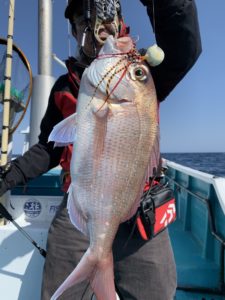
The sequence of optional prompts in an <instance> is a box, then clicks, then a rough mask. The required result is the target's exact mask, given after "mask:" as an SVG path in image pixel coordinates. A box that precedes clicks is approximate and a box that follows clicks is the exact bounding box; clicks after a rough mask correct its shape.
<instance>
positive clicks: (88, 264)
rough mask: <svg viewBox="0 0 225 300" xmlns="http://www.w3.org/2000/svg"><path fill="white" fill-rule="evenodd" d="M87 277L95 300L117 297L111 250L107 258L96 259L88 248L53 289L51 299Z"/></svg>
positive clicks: (109, 299) (108, 299)
mask: <svg viewBox="0 0 225 300" xmlns="http://www.w3.org/2000/svg"><path fill="white" fill-rule="evenodd" d="M87 278H89V280H90V284H91V287H92V289H93V291H94V293H95V295H96V298H97V300H106V299H107V300H116V299H117V298H116V291H115V285H114V272H113V256H112V252H111V253H110V254H109V256H108V257H107V258H105V259H103V260H98V258H97V257H96V256H95V255H94V254H92V253H91V250H90V248H89V249H88V250H87V251H86V253H85V254H84V256H83V257H82V259H81V261H80V262H79V264H78V265H77V267H76V268H75V269H74V270H73V272H72V273H71V274H70V275H69V276H68V277H67V278H66V279H65V281H64V282H63V283H62V284H61V285H60V287H59V288H58V289H57V290H56V291H55V293H54V295H53V296H52V297H51V300H57V299H58V297H59V296H60V295H62V293H63V292H64V291H65V290H67V289H68V288H70V287H71V286H73V285H75V284H77V283H79V282H81V281H83V280H85V279H87Z"/></svg>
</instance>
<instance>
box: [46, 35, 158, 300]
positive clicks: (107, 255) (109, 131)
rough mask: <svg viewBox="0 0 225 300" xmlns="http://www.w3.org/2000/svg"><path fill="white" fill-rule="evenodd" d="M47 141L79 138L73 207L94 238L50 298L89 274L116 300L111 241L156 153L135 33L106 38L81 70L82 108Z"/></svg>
mask: <svg viewBox="0 0 225 300" xmlns="http://www.w3.org/2000/svg"><path fill="white" fill-rule="evenodd" d="M74 138H75V141H74ZM50 140H53V141H55V142H56V145H57V143H58V144H66V143H70V142H73V141H74V150H73V155H72V160H71V168H70V171H71V178H72V182H71V185H70V188H69V196H68V211H69V215H70V219H71V222H72V223H73V224H74V225H75V226H76V227H77V228H78V229H79V230H80V231H81V232H83V233H84V234H85V235H86V236H88V238H89V239H90V245H89V248H88V249H87V251H86V253H85V254H84V255H83V257H82V259H81V261H80V262H79V264H78V265H77V267H76V268H75V269H74V271H73V272H72V273H71V274H70V275H69V276H68V277H67V278H66V279H65V281H64V282H63V283H62V285H61V286H60V287H59V288H58V289H57V291H56V292H55V293H54V295H53V296H52V298H51V299H52V300H55V299H57V298H58V297H59V296H60V295H61V294H62V293H63V292H64V291H65V290H66V289H68V288H69V287H71V286H72V285H74V284H76V283H78V282H81V281H83V280H85V279H89V281H90V284H91V287H92V289H93V291H94V293H95V295H96V297H97V299H98V300H116V292H115V286H114V273H113V255H112V243H113V240H114V237H115V235H116V232H117V230H118V226H119V224H120V223H121V222H124V221H125V220H127V219H129V218H130V217H131V216H132V215H133V214H134V213H135V211H136V209H137V207H138V204H139V201H140V196H141V194H142V191H143V187H144V184H145V179H146V178H147V177H148V176H149V175H150V174H151V170H152V169H153V167H155V166H156V165H157V162H158V158H159V147H158V144H159V141H158V104H157V98H156V92H155V87H154V83H153V80H152V76H151V74H150V71H149V68H148V66H147V64H146V63H145V62H144V61H143V59H142V58H141V56H140V55H139V53H138V52H137V51H136V49H135V46H134V43H133V41H132V39H131V38H130V37H123V38H119V39H114V38H113V37H112V36H109V37H108V39H107V41H106V43H105V45H104V46H103V48H102V50H101V52H100V54H99V56H98V58H96V59H95V60H94V61H93V62H92V64H91V65H90V66H89V67H88V68H87V69H86V70H85V72H84V74H83V76H82V80H81V85H80V92H79V97H78V107H77V113H76V114H74V115H72V116H70V117H69V118H67V119H66V120H64V121H62V122H61V123H60V124H58V125H57V126H56V127H55V128H54V129H53V132H52V134H51V136H50ZM68 243H69V241H68Z"/></svg>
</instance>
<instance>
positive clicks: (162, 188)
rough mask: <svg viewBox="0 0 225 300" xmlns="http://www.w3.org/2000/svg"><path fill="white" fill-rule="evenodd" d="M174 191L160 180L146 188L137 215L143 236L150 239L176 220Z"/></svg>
mask: <svg viewBox="0 0 225 300" xmlns="http://www.w3.org/2000/svg"><path fill="white" fill-rule="evenodd" d="M175 204H176V203H175V197H174V192H173V190H172V189H171V188H169V187H168V186H167V185H161V184H159V183H158V182H157V183H154V184H153V186H152V187H150V188H147V190H146V189H145V191H144V193H143V196H142V198H141V202H140V206H139V208H138V211H137V215H136V224H137V228H138V231H139V233H140V235H141V237H142V238H143V239H144V240H150V239H152V238H153V237H155V236H156V235H157V234H159V233H160V232H162V231H163V230H164V229H166V228H167V227H168V225H169V224H171V223H173V222H174V221H175V220H176V205H175Z"/></svg>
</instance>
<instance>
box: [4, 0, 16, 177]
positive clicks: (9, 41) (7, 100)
mask: <svg viewBox="0 0 225 300" xmlns="http://www.w3.org/2000/svg"><path fill="white" fill-rule="evenodd" d="M14 9H15V0H10V1H9V22H8V35H7V52H6V66H5V77H4V81H5V88H4V98H3V124H2V143H1V168H2V169H3V171H5V170H7V168H8V164H7V162H8V143H9V123H10V121H9V118H10V102H11V74H12V58H13V55H12V51H13V29H14Z"/></svg>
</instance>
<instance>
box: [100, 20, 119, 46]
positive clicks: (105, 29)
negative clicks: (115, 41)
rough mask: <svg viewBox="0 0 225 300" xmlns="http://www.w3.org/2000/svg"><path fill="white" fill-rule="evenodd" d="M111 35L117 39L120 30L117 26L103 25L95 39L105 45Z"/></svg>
mask: <svg viewBox="0 0 225 300" xmlns="http://www.w3.org/2000/svg"><path fill="white" fill-rule="evenodd" d="M110 35H112V36H113V37H117V35H118V30H117V28H116V25H115V24H101V25H100V26H99V27H98V28H96V30H95V38H96V39H97V40H98V42H99V43H100V44H104V43H105V42H106V40H107V38H108V37H109V36H110Z"/></svg>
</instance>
